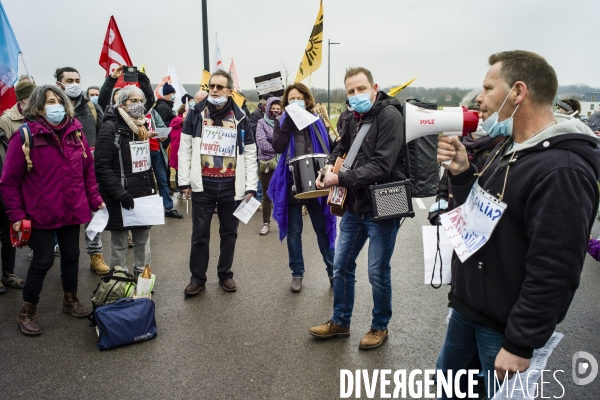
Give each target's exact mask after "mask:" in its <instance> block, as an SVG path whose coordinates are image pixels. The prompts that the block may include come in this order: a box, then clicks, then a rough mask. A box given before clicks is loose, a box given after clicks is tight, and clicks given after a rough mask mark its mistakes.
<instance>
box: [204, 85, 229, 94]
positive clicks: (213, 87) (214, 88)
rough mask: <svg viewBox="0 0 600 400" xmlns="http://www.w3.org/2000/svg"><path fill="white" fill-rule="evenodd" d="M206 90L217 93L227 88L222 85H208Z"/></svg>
mask: <svg viewBox="0 0 600 400" xmlns="http://www.w3.org/2000/svg"><path fill="white" fill-rule="evenodd" d="M208 88H209V89H210V90H218V91H219V92H220V91H221V90H223V89H229V88H228V87H227V86H223V85H212V84H210V83H209V84H208Z"/></svg>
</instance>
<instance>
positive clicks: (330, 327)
mask: <svg viewBox="0 0 600 400" xmlns="http://www.w3.org/2000/svg"><path fill="white" fill-rule="evenodd" d="M308 332H309V333H310V334H311V335H313V336H314V337H316V338H319V339H330V338H334V337H340V338H347V337H348V336H350V328H342V327H341V326H339V325H336V324H334V323H333V322H331V321H327V322H325V323H324V324H323V325H319V326H313V327H312V328H310V329H309V330H308Z"/></svg>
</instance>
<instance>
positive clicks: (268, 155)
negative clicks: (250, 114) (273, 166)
mask: <svg viewBox="0 0 600 400" xmlns="http://www.w3.org/2000/svg"><path fill="white" fill-rule="evenodd" d="M273 103H279V104H281V99H280V98H279V97H269V98H268V99H267V105H266V107H265V110H267V115H266V117H268V118H271V119H272V120H273V121H274V120H275V117H276V116H275V115H273V113H272V112H271V106H272V105H273ZM273 131H274V127H273V126H271V125H269V123H268V122H267V121H266V120H265V118H264V117H263V118H262V119H260V120H259V121H258V123H257V124H256V131H255V136H256V145H257V146H258V159H259V160H262V161H269V160H271V159H272V158H273V157H275V156H276V155H277V153H276V152H275V150H274V149H273Z"/></svg>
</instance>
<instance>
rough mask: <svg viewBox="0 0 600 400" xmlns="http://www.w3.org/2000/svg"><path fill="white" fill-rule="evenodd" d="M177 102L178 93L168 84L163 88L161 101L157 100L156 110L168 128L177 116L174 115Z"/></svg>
mask: <svg viewBox="0 0 600 400" xmlns="http://www.w3.org/2000/svg"><path fill="white" fill-rule="evenodd" d="M175 101H177V93H175V88H174V87H173V86H171V85H169V83H168V82H166V83H165V84H164V86H163V95H162V97H161V98H160V99H158V100H156V105H155V106H154V109H155V110H156V112H157V113H158V114H159V115H160V117H161V118H162V120H163V122H164V123H165V125H166V126H169V125H170V124H171V121H172V120H173V118H175V114H174V113H173V105H174V104H175Z"/></svg>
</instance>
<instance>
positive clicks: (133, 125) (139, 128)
mask: <svg viewBox="0 0 600 400" xmlns="http://www.w3.org/2000/svg"><path fill="white" fill-rule="evenodd" d="M117 109H118V110H119V115H121V118H123V121H125V123H126V124H127V126H128V127H129V129H131V131H132V132H133V134H134V135H137V137H138V139H139V140H148V130H147V129H146V127H145V126H144V123H145V122H146V119H145V118H144V117H142V118H136V119H133V118H131V115H129V114H127V111H125V110H124V109H123V108H121V107H118V108H117Z"/></svg>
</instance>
